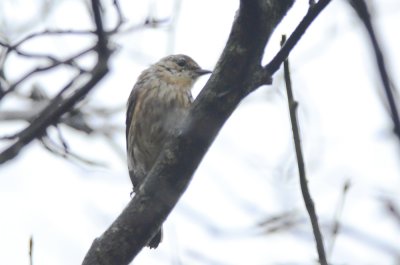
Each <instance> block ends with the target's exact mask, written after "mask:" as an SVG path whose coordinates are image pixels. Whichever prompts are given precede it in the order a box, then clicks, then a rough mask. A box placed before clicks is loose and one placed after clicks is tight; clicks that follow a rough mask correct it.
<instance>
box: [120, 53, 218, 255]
mask: <svg viewBox="0 0 400 265" xmlns="http://www.w3.org/2000/svg"><path fill="white" fill-rule="evenodd" d="M208 73H211V71H208V70H203V69H201V68H200V66H199V65H198V64H197V63H196V62H195V61H194V60H193V59H192V58H190V57H189V56H186V55H182V54H179V55H170V56H167V57H165V58H163V59H161V60H160V61H158V62H157V63H155V64H153V65H152V66H150V67H149V68H148V69H146V70H144V71H143V72H142V73H141V75H140V76H139V78H138V80H137V82H136V84H135V86H134V87H133V89H132V92H131V94H130V96H129V99H128V110H127V113H126V144H127V152H128V169H129V175H130V178H131V181H132V184H133V190H134V191H135V192H136V191H137V190H138V189H139V186H140V185H141V184H142V183H143V181H144V179H145V177H146V175H147V173H148V172H149V171H150V169H151V168H152V166H153V164H154V163H155V162H156V160H157V157H158V155H159V154H160V152H161V151H162V148H163V146H164V143H165V142H166V141H167V140H168V139H169V138H170V136H171V135H172V134H173V132H174V130H176V129H177V127H178V126H179V123H180V122H181V121H182V120H183V118H184V117H185V116H186V114H187V112H188V109H189V107H190V105H191V103H192V101H193V98H192V94H191V89H192V87H193V84H194V83H195V81H196V80H197V78H198V77H199V76H201V75H204V74H208ZM160 242H161V229H160V231H159V232H158V233H157V234H156V236H154V238H153V239H152V240H151V241H150V242H149V243H148V246H149V247H150V248H156V247H157V246H158V244H159V243H160Z"/></svg>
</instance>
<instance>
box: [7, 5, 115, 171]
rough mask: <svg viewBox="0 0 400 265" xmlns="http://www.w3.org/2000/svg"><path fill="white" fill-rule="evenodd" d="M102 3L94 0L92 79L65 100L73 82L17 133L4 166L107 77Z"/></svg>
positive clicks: (108, 51)
mask: <svg viewBox="0 0 400 265" xmlns="http://www.w3.org/2000/svg"><path fill="white" fill-rule="evenodd" d="M99 5H100V4H99V0H92V7H93V14H94V22H95V25H96V35H97V39H98V40H97V44H96V46H95V50H96V52H97V55H98V59H97V63H96V65H95V66H94V67H93V70H92V71H91V72H90V73H91V78H90V79H89V80H88V81H87V82H86V83H85V84H84V85H82V87H80V88H79V89H76V90H75V91H74V93H72V95H71V96H69V97H67V98H65V99H64V98H63V96H64V94H65V92H66V91H67V90H68V89H70V88H71V87H72V85H73V84H74V82H75V79H73V80H71V81H70V82H69V83H68V84H67V85H66V86H65V87H64V88H63V89H62V90H61V91H60V92H59V94H58V95H57V96H56V97H55V98H54V99H53V100H52V101H51V102H50V104H49V105H48V106H47V107H46V108H44V110H43V111H41V113H40V114H39V116H38V117H37V118H36V119H35V120H34V121H32V123H31V124H30V125H29V126H28V127H27V128H25V129H24V130H22V131H21V132H19V133H18V140H17V141H16V142H15V143H14V144H12V145H10V146H9V147H8V148H7V149H5V150H4V151H2V152H1V153H0V164H2V163H5V162H7V161H9V160H11V159H13V158H14V157H15V156H17V155H18V153H19V152H20V151H21V150H22V148H24V147H25V146H26V145H27V144H29V143H30V142H31V141H32V140H34V139H35V138H38V137H40V136H42V135H43V133H44V132H45V131H46V129H47V127H49V126H51V125H52V124H57V122H58V121H59V119H60V118H61V116H62V115H63V114H65V113H66V112H68V111H69V110H71V109H72V108H73V107H74V106H75V104H77V103H78V102H79V101H80V100H82V99H83V98H84V97H85V96H86V95H87V94H88V93H89V92H90V91H91V90H92V89H93V88H94V87H95V86H96V84H97V83H98V82H99V81H100V80H101V79H102V78H103V77H104V76H105V75H106V74H107V73H108V59H109V57H110V55H111V50H110V49H109V48H108V41H107V36H106V34H105V33H104V29H103V24H102V20H101V14H100V6H99Z"/></svg>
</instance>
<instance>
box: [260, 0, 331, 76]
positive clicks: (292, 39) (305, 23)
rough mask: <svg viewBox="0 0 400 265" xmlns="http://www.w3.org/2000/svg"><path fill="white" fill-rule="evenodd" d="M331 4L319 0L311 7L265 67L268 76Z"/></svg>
mask: <svg viewBox="0 0 400 265" xmlns="http://www.w3.org/2000/svg"><path fill="white" fill-rule="evenodd" d="M330 2H331V0H319V1H318V3H316V4H314V5H311V6H310V8H309V9H308V12H307V14H306V15H305V16H304V18H303V19H302V20H301V22H300V23H299V25H298V26H297V27H296V29H295V30H294V31H293V33H292V34H291V35H290V36H289V38H288V39H287V41H286V42H285V44H284V45H283V46H282V47H281V49H280V51H279V52H278V53H277V54H276V55H275V56H274V58H273V59H272V60H271V61H270V62H269V63H268V64H267V65H266V66H265V68H264V69H265V70H266V71H267V72H268V73H269V74H270V75H272V74H274V73H275V72H276V71H277V70H278V69H279V67H280V65H281V64H282V62H283V61H284V60H285V59H286V58H287V57H288V56H289V53H290V52H291V51H292V49H293V48H294V47H295V46H296V44H297V42H298V41H299V40H300V39H301V37H302V36H303V35H304V33H305V32H306V30H307V29H308V28H309V27H310V25H311V24H312V22H313V21H314V20H315V18H316V17H317V16H318V15H319V14H320V13H321V11H322V10H323V9H324V8H325V7H326V6H327V5H328V4H329V3H330Z"/></svg>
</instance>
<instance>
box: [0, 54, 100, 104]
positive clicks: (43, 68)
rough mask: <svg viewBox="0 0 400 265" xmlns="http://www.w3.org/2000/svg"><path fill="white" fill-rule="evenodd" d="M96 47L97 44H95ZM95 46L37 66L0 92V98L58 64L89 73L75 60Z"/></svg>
mask: <svg viewBox="0 0 400 265" xmlns="http://www.w3.org/2000/svg"><path fill="white" fill-rule="evenodd" d="M94 47H96V46H94ZM94 47H89V48H87V49H84V50H83V51H80V52H78V53H77V54H74V55H72V56H70V57H69V58H67V59H65V60H62V61H60V60H56V59H55V58H54V60H53V63H51V64H49V65H47V66H39V67H36V68H35V69H33V70H31V71H29V72H28V73H26V74H25V75H24V76H22V77H21V78H20V79H18V80H17V81H16V82H15V83H13V84H11V85H10V86H9V87H8V88H7V90H5V91H3V93H1V94H0V100H1V99H2V98H3V97H4V96H5V95H7V94H8V93H10V92H13V91H14V90H15V89H16V88H17V87H18V86H19V85H20V84H21V83H23V82H24V81H26V80H27V79H28V78H30V77H32V76H33V75H35V74H37V73H40V72H46V71H48V70H50V69H53V68H55V67H57V66H60V65H69V66H73V67H75V68H77V69H78V71H79V72H80V73H81V74H82V73H88V72H90V71H88V70H85V69H82V68H80V67H79V66H77V64H75V60H76V59H77V58H79V57H81V56H83V55H85V54H88V53H90V52H92V51H93V50H94Z"/></svg>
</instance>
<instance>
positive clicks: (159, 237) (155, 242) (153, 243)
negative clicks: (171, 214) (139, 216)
mask: <svg viewBox="0 0 400 265" xmlns="http://www.w3.org/2000/svg"><path fill="white" fill-rule="evenodd" d="M161 240H162V230H161V229H160V231H158V232H157V234H156V235H155V236H154V237H153V238H152V239H151V240H150V242H149V243H148V244H147V246H148V247H149V248H157V247H158V245H159V244H160V242H161Z"/></svg>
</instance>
